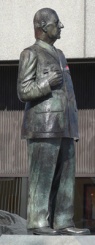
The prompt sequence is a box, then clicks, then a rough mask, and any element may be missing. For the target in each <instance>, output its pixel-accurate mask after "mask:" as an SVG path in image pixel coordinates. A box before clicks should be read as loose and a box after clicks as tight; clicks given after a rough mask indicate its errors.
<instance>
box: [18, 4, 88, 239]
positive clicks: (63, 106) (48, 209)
mask: <svg viewBox="0 0 95 245" xmlns="http://www.w3.org/2000/svg"><path fill="white" fill-rule="evenodd" d="M63 27H64V26H63V24H62V23H61V22H60V20H59V18H58V15H57V13H56V12H55V11H54V10H52V9H49V8H43V9H40V10H39V11H38V12H37V13H36V14H35V16H34V30H35V38H36V42H35V43H34V44H33V45H32V46H30V47H28V48H26V49H25V50H24V51H22V53H21V56H20V62H19V73H18V87H17V90H18V96H19V99H20V100H21V101H23V102H25V103H26V105H25V113H24V120H23V125H22V138H25V139H27V145H28V158H29V166H30V171H29V172H30V174H29V190H28V207H27V222H28V227H27V228H28V231H32V233H33V234H44V235H45V234H48V235H62V234H71V235H72V234H78V235H81V234H83V235H84V234H89V230H87V229H77V228H75V227H74V222H73V215H74V213H73V208H74V185H75V148H74V140H76V141H77V140H78V122H77V106H76V100H75V95H74V90H73V84H72V80H71V76H70V71H69V67H68V65H67V61H66V59H65V56H64V54H63V53H62V51H61V50H59V49H56V48H55V47H54V45H53V44H54V42H55V41H56V40H57V39H59V38H60V35H61V29H62V28H63Z"/></svg>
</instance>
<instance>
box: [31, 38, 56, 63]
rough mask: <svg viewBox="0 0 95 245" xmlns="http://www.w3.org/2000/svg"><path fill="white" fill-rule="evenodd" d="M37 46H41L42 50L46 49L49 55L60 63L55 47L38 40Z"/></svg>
mask: <svg viewBox="0 0 95 245" xmlns="http://www.w3.org/2000/svg"><path fill="white" fill-rule="evenodd" d="M35 44H37V45H39V46H40V47H41V48H43V49H45V50H46V51H47V52H48V53H50V54H51V55H52V56H53V57H54V58H55V59H56V60H57V61H58V62H59V58H58V53H57V50H56V48H55V47H54V46H52V45H50V44H48V43H46V42H44V41H42V40H38V39H37V40H36V43H35Z"/></svg>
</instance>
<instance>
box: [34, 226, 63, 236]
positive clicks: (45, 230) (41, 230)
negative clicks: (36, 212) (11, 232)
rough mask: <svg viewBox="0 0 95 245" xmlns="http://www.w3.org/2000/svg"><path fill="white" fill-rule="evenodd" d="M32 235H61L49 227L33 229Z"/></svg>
mask: <svg viewBox="0 0 95 245" xmlns="http://www.w3.org/2000/svg"><path fill="white" fill-rule="evenodd" d="M32 234H34V235H49V236H57V235H60V232H59V231H56V230H54V229H52V228H50V227H48V226H47V227H39V228H34V229H32Z"/></svg>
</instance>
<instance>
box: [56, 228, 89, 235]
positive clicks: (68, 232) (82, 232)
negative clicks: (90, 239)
mask: <svg viewBox="0 0 95 245" xmlns="http://www.w3.org/2000/svg"><path fill="white" fill-rule="evenodd" d="M59 232H60V233H61V235H78V236H81V235H90V230H89V229H79V228H76V227H67V228H64V229H60V230H59Z"/></svg>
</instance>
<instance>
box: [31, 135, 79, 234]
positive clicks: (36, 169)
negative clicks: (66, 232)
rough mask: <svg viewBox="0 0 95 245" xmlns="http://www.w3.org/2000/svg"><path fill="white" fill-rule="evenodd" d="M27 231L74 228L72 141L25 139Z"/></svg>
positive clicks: (73, 158)
mask: <svg viewBox="0 0 95 245" xmlns="http://www.w3.org/2000/svg"><path fill="white" fill-rule="evenodd" d="M27 147H28V162H29V181H28V204H27V229H31V228H39V227H44V226H50V227H52V228H55V229H60V228H66V227H70V226H74V223H73V216H74V185H75V147H74V140H73V139H72V138H46V139H45V138H44V139H34V140H32V139H29V140H27Z"/></svg>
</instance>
